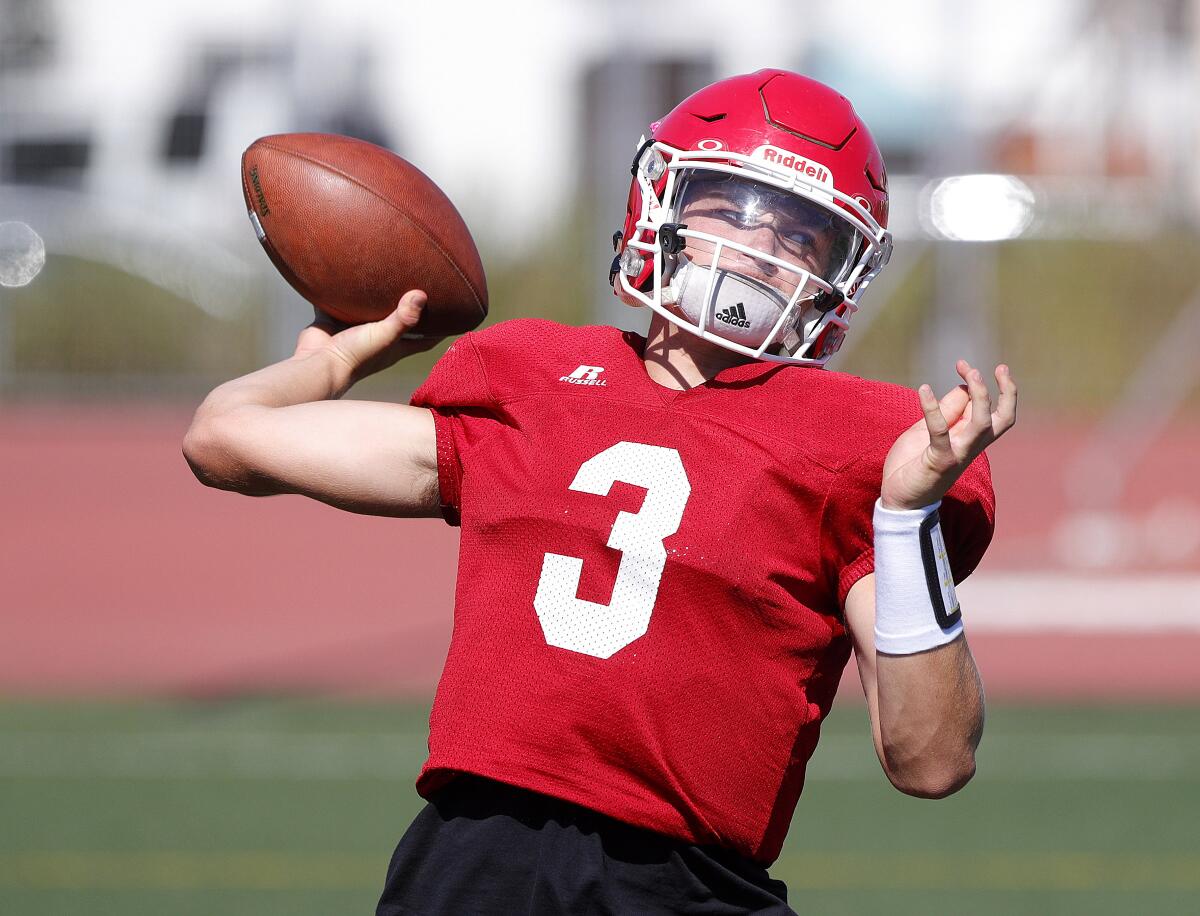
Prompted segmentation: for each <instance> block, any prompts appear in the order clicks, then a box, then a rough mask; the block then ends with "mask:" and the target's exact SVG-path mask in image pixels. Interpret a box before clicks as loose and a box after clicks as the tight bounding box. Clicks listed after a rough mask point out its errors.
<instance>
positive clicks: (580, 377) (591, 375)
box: [559, 366, 608, 386]
mask: <svg viewBox="0 0 1200 916" xmlns="http://www.w3.org/2000/svg"><path fill="white" fill-rule="evenodd" d="M603 371H604V369H603V368H602V367H601V366H580V367H579V368H578V369H576V370H575V371H574V372H572V373H571V374H570V375H564V376H563V377H562V378H560V379H559V381H560V382H570V383H571V384H572V385H604V386H607V385H608V382H607V381H605V380H604V379H602V378H600V373H601V372H603Z"/></svg>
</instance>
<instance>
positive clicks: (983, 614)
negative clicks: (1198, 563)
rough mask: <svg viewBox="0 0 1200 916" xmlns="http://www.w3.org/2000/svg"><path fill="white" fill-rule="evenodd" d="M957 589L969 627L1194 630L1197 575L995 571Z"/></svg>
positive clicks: (1198, 609) (1199, 628)
mask: <svg viewBox="0 0 1200 916" xmlns="http://www.w3.org/2000/svg"><path fill="white" fill-rule="evenodd" d="M957 592H958V598H959V603H960V604H961V605H962V609H963V621H964V622H965V623H966V625H967V629H968V631H969V632H971V633H993V632H994V633H1004V632H1021V631H1036V632H1038V633H1045V632H1047V631H1048V630H1049V631H1054V630H1058V631H1067V632H1072V633H1078V632H1095V633H1105V632H1112V633H1163V632H1171V631H1174V632H1186V633H1196V634H1200V575H1173V576H1167V575H1162V576H1129V577H1112V578H1109V577H1101V576H1080V575H1064V574H1059V573H993V574H991V575H983V576H972V577H970V578H969V579H967V580H966V581H965V582H963V583H962V584H961V585H959V586H958V588H957Z"/></svg>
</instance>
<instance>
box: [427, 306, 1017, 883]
mask: <svg viewBox="0 0 1200 916" xmlns="http://www.w3.org/2000/svg"><path fill="white" fill-rule="evenodd" d="M644 344H645V341H644V339H643V338H642V337H640V336H638V335H635V334H629V333H622V332H621V331H619V330H616V329H614V328H608V327H585V328H573V327H564V326H561V325H557V324H554V323H552V322H547V321H538V320H520V321H510V322H506V323H503V324H500V325H496V326H494V327H492V328H489V329H487V330H485V331H482V332H477V333H472V334H466V335H464V336H463V337H461V338H459V339H458V340H457V341H456V342H455V343H454V345H453V346H452V347H451V348H450V349H449V350H448V351H447V353H446V355H445V356H444V357H442V359H441V360H440V361H439V362H438V364H437V366H436V367H435V368H434V370H433V372H432V373H431V375H430V377H429V379H428V380H427V381H426V382H425V384H424V385H422V386H421V388H420V389H419V390H418V391H417V392H416V393H415V394H414V395H413V399H412V403H413V404H416V405H419V406H422V407H428V408H430V409H431V410H432V411H433V414H434V418H435V424H436V435H437V452H438V482H439V485H440V488H441V499H442V502H443V505H444V512H445V514H446V516H447V518H448V520H450V521H451V522H452V523H455V524H459V523H461V526H462V540H461V554H460V558H459V569H458V585H457V593H456V597H455V612H454V632H453V638H452V640H451V645H450V652H449V656H448V658H447V660H446V667H445V671H444V672H443V674H442V679H441V683H440V684H439V687H438V692H437V697H436V699H435V701H434V706H433V713H432V716H431V718H430V735H429V759H428V761H427V762H426V764H425V767H424V769H423V771H422V773H421V775H420V778H419V779H418V782H417V788H418V791H420V792H421V794H423V795H428V794H429V793H430V792H432V791H433V790H434V789H436V788H437V787H438V786H440V785H442V784H444V783H445V782H446V781H447V780H449V779H450V778H452V777H453V775H454V774H455V773H456V772H470V773H477V774H479V775H482V776H487V777H490V778H492V779H496V780H499V781H501V782H505V783H510V784H513V785H517V786H521V787H523V788H527V789H531V790H534V791H537V792H541V793H544V794H546V795H551V796H555V797H557V798H561V799H564V800H566V801H570V802H574V803H576V804H580V805H584V806H586V807H588V808H592V809H594V810H596V811H600V812H602V813H604V814H607V815H609V816H611V817H615V818H618V819H620V820H623V821H626V822H628V823H632V824H636V825H638V826H640V827H644V828H647V829H651V830H656V831H658V832H660V833H663V834H667V835H669V836H673V837H677V838H679V839H682V840H685V841H687V842H691V843H699V844H719V845H722V846H725V847H730V848H733V849H736V850H737V851H739V852H740V853H742V854H743V855H745V856H748V857H750V858H753V859H756V860H758V861H760V862H765V863H770V862H771V861H773V860H774V859H775V858H776V856H777V855H778V853H779V849H780V847H781V845H782V843H783V838H784V835H785V833H786V831H787V827H788V824H789V822H790V820H791V817H792V814H793V812H794V810H795V806H796V802H797V800H798V798H799V796H800V791H801V788H802V786H803V782H804V770H805V765H806V763H807V761H808V759H809V757H810V756H811V755H812V752H813V749H814V748H815V747H816V744H817V737H818V733H819V731H820V725H821V721H822V719H823V718H824V716H825V715H826V713H827V712H828V711H829V707H830V704H831V703H832V701H833V696H834V692H835V690H836V689H837V685H838V680H839V677H840V675H841V672H842V669H843V667H844V666H845V664H846V661H847V659H848V658H849V655H850V640H849V637H848V634H847V631H846V627H845V623H844V620H843V616H842V604H843V602H844V600H845V597H846V592H847V591H848V590H849V588H850V586H851V585H853V584H854V582H856V581H857V580H858V579H859V578H860V577H862V576H863V575H865V574H867V573H869V572H870V571H871V570H872V568H873V554H872V524H871V518H872V509H873V506H874V502H875V500H876V498H877V497H878V495H879V488H880V481H881V474H882V467H883V460H884V457H885V456H886V455H887V452H888V450H889V449H890V448H891V446H892V443H893V442H894V441H895V440H896V437H897V436H899V435H900V433H901V432H902V431H903V430H905V429H906V428H907V427H909V426H910V425H911V424H912V423H913V422H915V421H916V420H917V419H919V418H920V417H921V415H922V414H921V408H920V405H919V401H918V399H917V395H916V393H915V392H913V391H911V390H909V389H905V388H900V387H897V386H894V385H887V384H883V383H879V382H871V381H864V380H863V379H860V378H856V377H853V376H849V375H843V374H839V373H835V372H830V371H828V370H821V369H809V368H802V367H795V366H781V365H777V364H770V363H750V364H746V365H741V366H735V367H733V368H730V369H726V370H724V371H722V372H721V373H720V374H718V375H717V376H716V378H714V379H712V380H711V381H709V382H708V383H706V384H704V385H701V386H699V387H697V388H693V389H690V390H688V391H682V392H680V391H672V390H668V389H666V388H663V387H661V386H659V385H658V384H656V383H655V382H653V381H652V380H651V379H650V377H649V376H648V375H647V373H646V369H645V366H644V364H643V362H642V349H643V347H644ZM941 516H942V528H943V532H944V535H945V538H946V543H947V546H948V548H949V552H950V556H951V563H952V567H953V569H954V573H955V579H956V580H961V579H962V578H963V577H964V576H966V575H967V574H968V573H969V572H970V571H971V570H972V569H973V568H974V567H975V565H976V564H977V563H978V562H979V560H980V558H981V557H982V555H983V552H984V550H985V549H986V547H987V544H988V542H989V540H990V539H991V534H992V519H993V496H992V489H991V480H990V475H989V471H988V465H987V461H986V459H985V458H983V457H982V456H981V457H980V459H979V460H977V461H975V462H974V463H973V464H972V465H971V466H970V468H968V470H967V472H966V473H965V474H964V475H963V476H962V478H961V479H960V480H959V481H958V482H957V483H956V484H955V486H954V487H953V488H952V489H951V490H950V492H949V494H948V495H947V497H946V499H945V500H944V502H943V505H942V510H941Z"/></svg>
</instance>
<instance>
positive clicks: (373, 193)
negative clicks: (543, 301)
mask: <svg viewBox="0 0 1200 916" xmlns="http://www.w3.org/2000/svg"><path fill="white" fill-rule="evenodd" d="M260 145H261V146H264V147H266V148H268V149H273V150H275V151H276V152H278V153H284V154H286V155H288V156H295V157H296V158H298V159H303V160H304V161H305V162H311V163H312V164H313V165H318V166H320V167H321V168H323V169H328V170H329V171H331V172H333V173H334V174H335V175H340V176H342V177H343V178H345V179H346V180H347V181H349V182H350V183H351V184H354V185H357V186H358V187H360V188H362V189H363V190H364V191H366V192H367V193H368V194H370V195H371V196H373V197H375V198H377V199H378V200H381V201H383V203H385V204H387V205H388V206H389V207H390V208H391V209H393V210H395V211H396V213H398V214H399V215H400V216H402V217H404V219H405V220H406V221H407V222H408V223H409V224H410V225H412V226H414V227H416V228H417V229H419V230H420V231H421V234H422V235H423V236H425V238H427V239H428V240H429V241H430V242H431V243H432V245H433V247H434V248H436V249H437V250H438V252H439V253H440V254H441V256H442V257H443V258H445V259H446V263H447V264H449V265H450V266H451V267H453V268H454V271H455V273H457V274H458V275H459V276H460V277H462V280H463V282H464V283H466V284H467V289H469V290H470V291H471V295H472V296H474V297H475V305H476V306H478V307H479V311H480V312H482V313H483V314H484V316H485V317H486V316H487V308H486V307H485V306H484V304H483V300H482V299H481V298H480V296H479V291H478V290H477V289H475V284H474V283H472V282H471V280H470V278H469V277H468V276H467V275H466V274H465V273H463V272H462V269H461V268H459V266H458V265H457V264H456V263H455V262H454V259H453V258H452V257H450V255H449V254H448V253H447V252H446V249H445V248H443V247H442V244H441V242H440V241H438V239H437V237H436V236H434V235H433V233H431V232H430V231H429V229H427V228H426V227H425V226H423V225H421V223H419V222H417V221H416V220H415V219H413V218H412V217H411V216H409V215H408V214H407V213H405V212H404V211H403V210H401V209H400V208H399V207H397V206H396V205H395V204H394V203H392V202H391V201H390V200H388V199H387V198H386V197H384V196H383V195H382V194H380V193H379V192H378V191H376V190H375V189H374V188H372V187H370V186H369V185H365V184H363V183H362V182H361V181H359V180H358V179H357V178H355V177H354V176H353V175H348V174H346V173H345V172H343V171H342V170H341V169H339V168H338V167H337V166H334V165H330V164H329V163H328V162H322V161H321V160H320V159H314V158H313V157H312V156H309V155H306V154H305V153H300V152H297V151H295V150H292V149H288V148H287V147H283V146H276V145H275V144H274V143H260ZM393 155H394V154H393ZM397 158H398V157H397ZM414 168H415V166H414ZM243 180H244V179H243ZM435 187H436V185H435ZM439 190H441V189H440V188H439ZM447 200H449V198H447ZM451 206H453V203H451ZM460 216H461V214H460Z"/></svg>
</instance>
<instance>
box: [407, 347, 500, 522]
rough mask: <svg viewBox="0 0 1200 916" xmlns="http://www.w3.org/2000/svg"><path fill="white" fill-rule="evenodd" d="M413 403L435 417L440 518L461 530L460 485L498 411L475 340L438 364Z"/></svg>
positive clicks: (447, 354) (454, 351) (491, 427)
mask: <svg viewBox="0 0 1200 916" xmlns="http://www.w3.org/2000/svg"><path fill="white" fill-rule="evenodd" d="M410 403H411V404H412V405H413V406H414V407H425V408H428V409H429V410H430V411H431V412H432V413H433V424H434V431H435V435H436V438H437V463H438V489H439V492H440V503H441V510H442V516H443V517H444V518H445V519H446V521H447V522H449V523H450V524H451V525H457V524H459V522H460V520H461V513H462V484H463V476H464V473H465V472H466V471H467V470H468V469H469V466H470V454H471V451H472V450H473V449H474V448H476V447H478V445H479V443H481V442H482V441H483V440H485V439H486V438H487V436H488V435H489V434H490V433H491V432H492V431H494V430H495V428H496V427H497V424H498V422H499V421H498V414H499V407H498V405H497V403H496V400H495V398H494V397H493V395H492V393H491V389H490V387H489V385H488V380H487V375H486V373H485V372H484V367H483V361H482V359H481V358H480V355H479V350H478V347H477V346H476V345H475V340H474V334H464V335H463V336H462V337H460V338H459V339H458V340H456V341H455V342H454V343H453V344H452V345H451V346H450V348H449V349H448V350H447V351H446V352H445V354H443V356H442V358H441V359H439V360H438V361H437V363H436V364H435V365H434V367H433V371H432V372H430V373H429V377H428V378H427V379H426V380H425V382H424V384H422V385H421V387H419V388H418V389H417V390H416V391H415V392H413V396H412V399H411V401H410Z"/></svg>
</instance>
